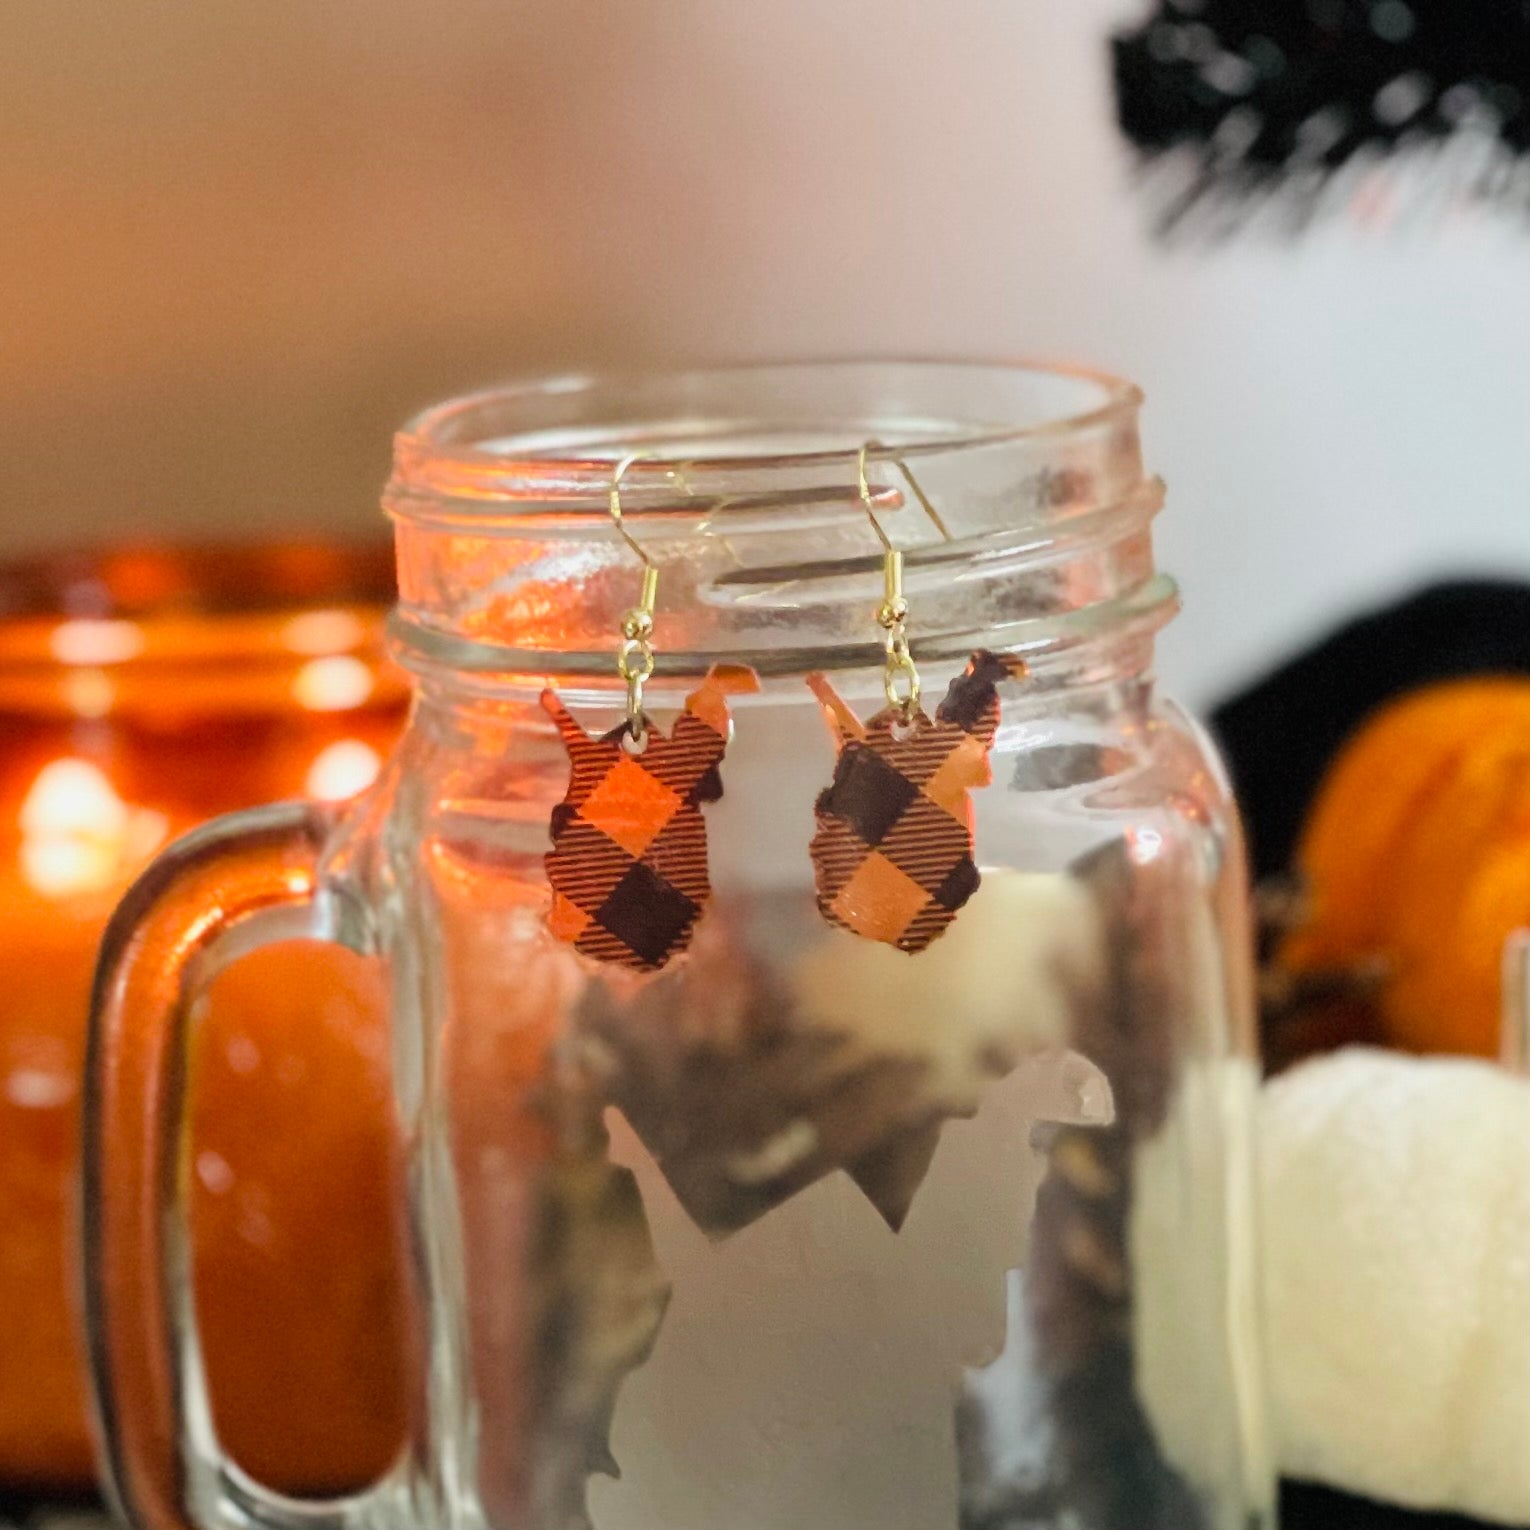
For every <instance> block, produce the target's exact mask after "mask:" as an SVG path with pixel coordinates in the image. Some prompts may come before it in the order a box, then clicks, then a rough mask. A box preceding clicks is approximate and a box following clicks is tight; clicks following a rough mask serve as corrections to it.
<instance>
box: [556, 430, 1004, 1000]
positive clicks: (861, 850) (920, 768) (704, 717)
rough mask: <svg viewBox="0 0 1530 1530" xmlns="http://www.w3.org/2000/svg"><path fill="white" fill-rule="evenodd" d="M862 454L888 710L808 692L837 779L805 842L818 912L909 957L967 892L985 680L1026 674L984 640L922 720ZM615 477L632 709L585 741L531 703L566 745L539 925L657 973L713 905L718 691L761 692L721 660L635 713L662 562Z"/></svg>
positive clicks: (721, 739)
mask: <svg viewBox="0 0 1530 1530" xmlns="http://www.w3.org/2000/svg"><path fill="white" fill-rule="evenodd" d="M877 450H880V448H879V447H878V446H877V444H876V443H874V442H868V443H867V444H866V445H865V446H863V447H862V448H861V451H860V456H859V461H858V488H859V492H860V497H861V503H862V504H863V505H864V506H865V509H866V513H867V515H868V517H869V518H870V520H871V524H872V526H873V527H874V529H875V530H876V534H877V537H878V539H879V540H880V541H881V543H882V548H883V552H884V558H883V599H882V602H881V604H880V606H879V607H878V609H877V623H878V625H879V626H880V627H881V628H882V631H883V634H884V646H885V649H886V661H885V664H884V668H883V689H884V692H885V694H886V698H887V705H886V707H885V708H884V709H883V710H881V711H880V712H878V713H877V714H876V715H875V716H874V717H872V718H870V719H869V720H868V721H866V722H864V723H863V722H862V721H861V720H860V719H859V718H858V717H856V715H855V713H854V712H853V711H852V710H851V709H850V707H849V706H848V705H847V704H846V703H845V702H844V700H843V699H842V698H841V697H840V696H839V695H838V694H837V693H836V692H835V690H834V688H833V687H832V686H831V685H830V683H829V681H828V679H827V677H826V676H824V675H822V674H812V675H809V676H808V677H807V683H808V686H809V687H810V688H811V690H812V692H813V694H814V696H816V697H817V699H818V702H819V705H820V706H821V708H822V709H823V713H824V717H825V719H826V720H827V721H828V723H829V727H830V729H831V731H832V733H833V734H834V738H835V744H836V749H837V757H836V761H835V768H834V776H833V779H832V780H831V781H830V783H829V785H828V786H827V787H826V788H825V789H824V790H823V791H822V792H821V793H820V794H819V796H818V799H817V801H816V803H815V804H814V816H815V818H816V823H817V829H816V832H815V834H814V836H813V840H812V843H811V845H810V847H809V854H810V856H811V858H812V862H813V872H814V882H815V886H816V890H817V900H818V907H819V910H820V912H821V913H822V914H823V915H824V917H825V918H826V919H828V920H829V921H830V922H831V923H832V924H836V925H838V926H840V927H841V928H843V929H846V930H850V931H851V932H853V933H854V934H857V935H861V936H864V937H866V938H868V939H871V940H877V941H882V942H885V943H886V944H888V945H893V946H896V947H897V948H898V949H899V950H901V951H905V952H908V953H910V954H915V953H917V952H920V951H923V950H924V949H925V947H927V946H928V945H929V944H930V942H931V941H933V940H934V939H936V937H937V936H939V935H940V934H942V933H943V932H944V931H945V930H946V928H947V927H948V926H949V925H950V923H951V921H952V920H953V919H954V918H955V917H956V914H957V911H958V910H959V909H960V908H961V907H962V906H963V905H964V904H965V903H966V902H967V900H968V899H969V898H971V896H972V894H973V893H974V892H975V891H976V890H977V886H978V881H979V876H978V869H977V863H976V861H975V859H974V856H973V841H972V833H973V811H972V801H971V797H970V795H969V794H970V792H971V791H972V790H974V789H975V788H977V787H981V786H986V785H987V784H988V782H989V780H990V779H991V773H990V770H989V765H988V752H989V750H990V749H991V748H992V747H993V741H994V735H995V733H996V732H997V730H998V725H999V698H998V693H997V689H996V687H997V686H998V684H999V682H1000V681H1002V680H1005V679H1018V678H1021V677H1023V676H1024V674H1025V665H1024V663H1023V661H1021V660H1019V659H1015V658H1011V657H1007V656H1004V655H997V654H992V653H989V652H987V651H986V650H979V651H978V652H976V653H974V654H973V655H972V657H971V660H970V661H969V662H968V665H967V668H966V670H965V672H964V673H963V674H961V675H959V676H958V677H957V678H956V679H955V680H954V681H953V682H952V683H951V687H950V690H949V691H948V692H947V694H946V697H945V700H944V701H942V702H941V704H940V705H939V707H938V708H937V709H936V712H935V716H934V718H933V719H932V718H931V717H930V716H929V715H928V714H927V713H925V712H924V710H923V709H922V708H921V706H920V704H919V703H920V686H919V671H918V669H917V668H916V666H915V664H914V660H913V657H912V655H911V654H910V651H909V642H908V633H907V622H908V615H909V606H908V601H907V599H906V597H905V595H904V591H903V554H902V552H901V550H900V549H898V548H896V547H894V546H893V544H892V542H891V540H890V539H889V538H888V536H887V534H886V532H885V531H884V530H883V529H882V525H881V522H880V521H879V520H878V519H877V515H876V507H875V504H874V502H873V499H872V493H871V486H870V483H869V480H868V476H867V457H868V454H869V453H870V452H872V451H877ZM634 460H636V459H635V458H632V457H628V458H625V459H623V461H622V462H620V463H618V465H617V467H616V471H615V472H614V473H613V475H612V480H611V490H610V514H611V519H612V521H613V522H614V523H615V525H616V529H617V532H618V533H619V535H620V536H621V537H622V539H623V540H624V541H625V542H626V543H627V545H628V546H629V547H630V548H631V549H632V550H633V551H634V552H635V553H636V554H637V556H638V558H639V559H640V560H641V561H642V564H643V584H642V591H641V594H640V596H639V600H638V604H637V605H636V606H634V607H633V608H632V610H630V611H629V612H627V614H626V615H625V616H624V617H623V619H622V641H621V646H620V648H619V649H618V652H617V672H618V674H619V675H620V676H621V678H622V680H623V681H624V682H625V684H626V687H627V706H626V716H625V717H624V718H623V720H622V722H621V723H620V724H619V725H618V726H617V727H615V728H614V729H612V730H611V731H610V732H609V733H605V734H602V735H592V734H589V733H586V732H585V730H584V729H583V728H581V727H580V726H579V724H578V723H577V722H575V721H574V719H573V718H572V717H571V716H570V715H569V712H568V709H567V708H566V707H565V706H564V705H563V703H562V701H561V700H560V699H559V698H558V695H557V693H556V692H555V691H553V690H552V689H550V688H549V689H547V690H545V691H543V693H542V706H543V708H544V709H545V710H546V711H547V712H548V713H549V715H550V716H551V717H552V719H553V722H554V723H555V725H556V726H557V729H558V733H559V736H560V737H561V739H562V741H563V745H564V747H565V749H566V750H567V751H568V756H569V767H570V769H569V785H568V793H567V795H566V796H565V798H564V800H563V801H562V802H561V803H559V804H558V806H557V807H556V808H554V809H553V814H552V823H551V829H552V849H551V851H550V852H549V853H548V855H547V857H546V868H547V877H548V881H549V883H550V884H551V887H552V910H551V913H550V915H549V921H548V922H549V927H550V929H551V930H552V933H553V934H554V935H556V936H557V937H558V938H559V939H561V940H564V941H567V942H569V943H570V944H571V945H573V947H574V948H575V950H577V951H580V952H581V953H583V954H584V955H586V956H589V957H593V958H594V959H596V960H598V961H606V962H612V963H615V964H617V965H619V966H624V967H631V968H635V969H637V970H639V971H644V972H652V971H657V970H658V969H659V968H661V967H663V966H664V965H665V964H666V963H667V962H669V961H670V960H671V959H672V958H673V957H675V956H677V955H679V954H680V953H681V952H682V951H684V950H685V949H686V947H687V946H688V945H689V944H690V940H691V936H692V934H693V932H694V930H695V927H696V921H697V920H698V919H699V918H700V916H701V913H702V910H703V909H704V908H705V907H706V905H707V902H708V901H709V900H710V898H711V881H710V878H709V875H708V870H707V840H706V824H705V821H704V820H703V818H702V813H701V808H702V804H704V803H707V802H715V801H716V800H717V799H718V798H719V797H721V796H722V777H721V774H720V766H721V764H722V759H723V755H724V753H725V752H726V750H727V746H728V743H729V740H730V738H731V736H732V720H731V718H730V715H729V711H728V702H727V698H728V696H729V695H738V694H741V693H747V692H751V691H755V690H758V688H759V681H758V679H757V677H756V676H755V674H754V672H753V670H750V669H747V668H745V667H743V666H740V665H726V664H717V665H714V666H713V667H712V669H711V670H710V671H709V672H708V674H707V677H706V679H705V680H704V681H703V682H702V684H701V686H700V687H699V689H697V690H696V691H694V692H692V694H691V695H690V696H688V697H687V698H686V701H685V706H684V709H683V710H682V712H681V714H680V716H679V717H678V718H677V719H676V721H675V724H674V726H673V728H672V729H671V731H670V733H669V734H668V736H666V735H665V734H664V733H662V732H661V731H660V730H659V729H657V728H656V727H654V726H653V724H652V723H651V722H650V721H649V720H648V718H647V716H646V714H645V713H644V711H643V687H644V684H645V683H646V682H647V680H648V679H649V678H650V677H651V676H652V674H653V671H654V651H653V619H654V608H655V602H656V599H657V595H658V583H659V571H658V567H657V565H656V564H655V563H654V562H653V560H652V559H651V558H650V557H649V556H648V553H647V552H646V551H645V550H644V548H643V547H642V546H641V545H640V544H639V543H638V542H636V541H635V540H634V539H633V537H632V536H631V534H630V533H629V532H628V531H627V528H626V527H625V525H624V524H623V523H622V508H621V479H622V474H623V473H624V472H625V471H626V469H627V468H628V467H630V466H631V464H632V462H633V461H634ZM891 460H892V461H893V462H894V463H895V464H896V466H897V467H898V469H899V471H900V472H901V473H902V474H903V477H904V478H905V480H906V481H907V482H908V485H909V488H910V489H911V490H912V491H913V493H914V495H915V497H916V498H917V499H918V500H919V503H920V505H921V506H922V507H923V509H924V511H925V513H926V514H927V515H928V516H929V517H930V519H931V521H932V522H933V523H934V525H935V526H936V528H937V529H938V530H939V531H940V533H941V535H942V536H943V537H945V538H946V539H947V540H949V539H950V533H949V532H948V531H947V529H946V526H945V523H944V522H943V521H942V520H941V518H940V515H939V514H938V513H937V511H936V510H935V507H934V506H933V505H932V504H931V503H930V501H929V500H928V498H927V497H926V496H925V494H924V491H923V490H922V489H921V488H920V487H919V484H918V482H917V481H916V480H915V478H914V475H913V474H912V473H911V472H910V471H909V468H908V466H907V464H906V463H905V462H904V461H903V460H902V459H901V458H899V457H893V458H892V459H891Z"/></svg>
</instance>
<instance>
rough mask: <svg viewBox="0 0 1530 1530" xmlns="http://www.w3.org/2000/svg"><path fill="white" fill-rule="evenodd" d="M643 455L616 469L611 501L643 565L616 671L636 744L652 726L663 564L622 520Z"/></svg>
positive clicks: (631, 457)
mask: <svg viewBox="0 0 1530 1530" xmlns="http://www.w3.org/2000/svg"><path fill="white" fill-rule="evenodd" d="M641 456H642V454H641V453H639V452H632V453H629V454H628V455H627V456H625V457H623V458H622V459H621V460H620V461H619V462H618V463H617V464H616V466H615V467H614V468H613V469H612V471H611V491H610V497H609V501H608V503H609V506H610V511H611V520H612V522H613V524H614V525H615V526H616V531H617V535H618V536H620V537H621V539H622V541H624V542H625V543H626V544H627V546H628V547H630V548H631V549H632V551H633V552H635V553H636V554H637V556H638V558H639V560H640V561H641V562H642V565H643V589H642V593H641V594H640V595H639V596H638V603H637V604H636V605H635V606H633V608H632V609H631V610H630V611H628V612H627V614H626V615H625V616H623V617H622V643H621V647H620V648H619V649H618V650H617V653H616V672H617V674H619V675H620V676H621V677H622V679H623V680H624V681H626V683H627V733H628V736H629V737H630V738H631V740H632V742H633V743H634V744H641V743H642V742H643V737H644V735H645V733H646V732H647V728H648V724H647V720H646V719H645V718H644V716H643V686H644V685H645V683H646V682H647V681H648V680H649V679H650V677H651V676H652V675H653V669H654V656H653V613H654V605H655V603H656V602H657V600H658V598H659V565H658V564H657V563H655V562H654V561H653V559H652V558H651V557H650V556H649V555H648V550H647V549H646V548H645V547H644V546H643V544H642V543H641V542H639V541H638V540H637V538H636V537H634V536H633V535H632V533H631V532H630V531H628V530H627V528H626V526H625V525H624V524H623V521H622V475H623V474H624V473H626V471H627V469H628V468H630V467H631V466H632V464H633V463H634V462H637V461H638V460H640V458H641Z"/></svg>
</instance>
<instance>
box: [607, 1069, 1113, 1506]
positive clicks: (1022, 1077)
mask: <svg viewBox="0 0 1530 1530" xmlns="http://www.w3.org/2000/svg"><path fill="white" fill-rule="evenodd" d="M1102 1082H1103V1081H1102V1080H1100V1078H1099V1075H1098V1074H1097V1072H1096V1070H1095V1069H1094V1068H1093V1067H1092V1066H1091V1065H1090V1064H1089V1063H1088V1062H1086V1061H1085V1060H1084V1059H1083V1058H1082V1057H1078V1056H1076V1055H1072V1054H1058V1053H1051V1054H1048V1055H1045V1056H1038V1057H1033V1058H1031V1059H1029V1060H1027V1061H1025V1062H1022V1063H1021V1064H1020V1065H1019V1066H1018V1067H1016V1068H1015V1069H1014V1070H1013V1071H1012V1072H1011V1073H1010V1074H1009V1076H1008V1077H1006V1078H1004V1079H1002V1080H1000V1081H999V1082H997V1083H995V1084H993V1085H992V1086H991V1087H990V1088H989V1089H988V1091H987V1093H986V1094H985V1096H984V1098H983V1100H982V1103H981V1106H980V1108H979V1110H978V1112H977V1114H976V1116H975V1117H973V1118H971V1119H968V1120H952V1121H948V1122H947V1123H946V1124H945V1126H944V1127H943V1129H942V1132H941V1137H940V1143H939V1146H938V1148H937V1149H936V1151H935V1156H934V1159H933V1161H932V1163H931V1165H930V1168H929V1171H928V1174H927V1175H926V1177H925V1179H924V1182H923V1184H922V1185H921V1186H920V1188H919V1191H918V1193H917V1195H916V1196H915V1197H914V1201H913V1205H912V1207H911V1209H910V1211H909V1214H908V1218H907V1220H906V1221H905V1222H904V1224H903V1227H902V1229H901V1230H900V1231H896V1232H895V1231H894V1230H893V1229H892V1228H891V1227H890V1226H889V1225H888V1223H887V1222H886V1221H884V1220H883V1218H882V1217H881V1216H880V1215H879V1214H878V1212H877V1210H876V1209H875V1207H874V1206H873V1205H872V1203H871V1201H870V1200H869V1199H868V1198H867V1197H866V1195H865V1194H864V1193H863V1192H862V1190H861V1189H860V1187H859V1186H857V1185H856V1184H855V1183H854V1182H853V1181H852V1179H851V1178H850V1177H849V1176H848V1175H846V1174H843V1173H833V1174H830V1175H827V1176H826V1177H825V1178H823V1179H821V1180H819V1181H818V1182H816V1183H815V1184H813V1185H811V1186H809V1187H808V1188H806V1189H804V1190H801V1191H799V1192H798V1193H797V1194H796V1195H794V1196H792V1197H791V1198H790V1199H789V1200H787V1201H786V1202H784V1203H783V1204H782V1205H780V1206H778V1207H777V1208H775V1209H774V1210H773V1211H771V1212H770V1213H768V1214H767V1215H766V1216H764V1217H762V1218H761V1219H759V1220H758V1221H757V1222H755V1223H753V1224H751V1225H750V1226H748V1227H745V1228H743V1229H742V1230H740V1231H739V1232H737V1233H735V1234H733V1235H732V1236H730V1237H726V1238H723V1239H721V1240H716V1241H714V1240H713V1239H710V1238H708V1237H707V1236H706V1234H705V1233H703V1232H702V1231H700V1230H699V1229H698V1228H697V1226H696V1224H695V1223H694V1222H693V1221H692V1219H691V1217H690V1216H689V1215H688V1214H687V1212H686V1211H685V1209H684V1207H683V1206H682V1205H681V1204H680V1202H679V1201H678V1200H677V1199H676V1197H675V1194H674V1192H673V1190H672V1189H671V1188H670V1186H669V1183H668V1181H667V1180H666V1179H665V1177H664V1175H663V1173H662V1171H661V1170H660V1169H659V1167H658V1165H657V1164H656V1163H655V1162H654V1160H653V1158H652V1156H651V1155H650V1154H649V1152H648V1151H647V1149H646V1148H645V1147H644V1146H643V1145H642V1143H641V1142H640V1141H639V1140H638V1138H637V1136H636V1134H635V1133H634V1132H633V1130H632V1128H631V1127H630V1126H629V1125H628V1124H627V1122H626V1121H625V1120H624V1119H623V1118H622V1116H621V1115H620V1114H619V1113H618V1112H616V1111H614V1110H613V1111H611V1112H610V1113H609V1115H608V1124H609V1126H610V1129H611V1153H612V1159H613V1161H614V1162H616V1163H618V1164H621V1165H624V1166H626V1167H628V1168H630V1169H631V1170H632V1172H633V1173H634V1174H635V1175H636V1177H637V1181H638V1184H639V1187H640V1189H641V1192H642V1197H643V1206H644V1210H645V1214H646V1216H647V1220H648V1225H649V1228H650V1230H651V1232H652V1235H653V1240H654V1246H655V1250H656V1253H657V1255H658V1259H659V1263H660V1265H661V1267H662V1269H663V1270H664V1272H665V1275H666V1277H667V1278H668V1280H669V1282H670V1285H671V1295H670V1302H669V1307H668V1309H667V1311H666V1313H665V1316H664V1319H663V1322H662V1323H661V1325H660V1328H659V1333H658V1337H657V1339H656V1341H655V1344H654V1348H653V1352H652V1354H651V1356H650V1358H649V1360H648V1362H647V1363H646V1364H645V1365H643V1366H641V1367H639V1369H638V1370H637V1371H636V1372H634V1373H633V1374H632V1376H630V1377H629V1378H628V1380H627V1382H626V1384H625V1385H624V1386H623V1388H622V1390H621V1394H620V1397H619V1399H618V1401H617V1405H616V1412H615V1418H614V1421H613V1426H612V1437H611V1445H612V1454H613V1455H614V1456H615V1458H616V1461H617V1462H618V1463H619V1465H620V1468H621V1477H620V1479H618V1480H610V1479H603V1478H595V1479H593V1480H592V1481H591V1483H590V1507H591V1511H592V1517H593V1520H594V1523H595V1525H596V1526H597V1527H598V1530H716V1527H719V1526H726V1527H727V1530H784V1527H799V1526H800V1527H807V1526H845V1527H851V1526H855V1527H858V1526H873V1525H874V1526H876V1527H878V1530H956V1525H957V1515H958V1507H957V1506H958V1478H957V1449H956V1434H955V1413H956V1406H957V1400H958V1396H959V1393H960V1390H961V1387H962V1383H963V1379H964V1376H965V1373H966V1372H967V1370H968V1369H969V1368H973V1367H978V1366H983V1365H986V1364H988V1363H990V1362H992V1361H993V1360H994V1359H995V1358H996V1357H997V1356H998V1355H999V1353H1000V1352H1001V1350H1003V1348H1004V1345H1005V1333H1006V1306H1007V1300H1008V1295H1007V1293H1008V1291H1009V1274H1008V1272H1009V1271H1011V1270H1013V1269H1014V1268H1016V1267H1017V1266H1019V1265H1020V1264H1021V1263H1022V1262H1023V1260H1024V1257H1025V1246H1026V1234H1027V1228H1028V1225H1029V1222H1030V1216H1031V1208H1032V1205H1033V1202H1034V1199H1035V1193H1036V1186H1037V1184H1038V1183H1039V1181H1040V1178H1041V1175H1042V1173H1043V1171H1044V1167H1045V1164H1044V1159H1043V1156H1042V1154H1041V1153H1040V1152H1039V1151H1038V1150H1037V1149H1036V1148H1035V1147H1033V1145H1032V1142H1031V1135H1032V1130H1033V1128H1034V1126H1035V1124H1036V1123H1037V1122H1039V1121H1042V1120H1066V1121H1071V1122H1073V1123H1075V1124H1082V1125H1087V1124H1103V1122H1102V1117H1103V1120H1108V1118H1109V1110H1110V1106H1109V1092H1108V1089H1103V1090H1102V1088H1101V1087H1100V1086H1101V1084H1102Z"/></svg>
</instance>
